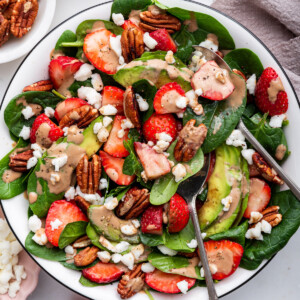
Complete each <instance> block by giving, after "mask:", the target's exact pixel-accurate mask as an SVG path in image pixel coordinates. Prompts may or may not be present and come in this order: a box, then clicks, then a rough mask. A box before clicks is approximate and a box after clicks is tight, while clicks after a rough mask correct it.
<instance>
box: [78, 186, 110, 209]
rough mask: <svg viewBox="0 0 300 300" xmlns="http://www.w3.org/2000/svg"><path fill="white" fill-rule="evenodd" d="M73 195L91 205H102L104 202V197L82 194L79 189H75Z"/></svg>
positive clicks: (96, 194)
mask: <svg viewBox="0 0 300 300" xmlns="http://www.w3.org/2000/svg"><path fill="white" fill-rule="evenodd" d="M75 195H79V196H81V197H82V198H84V199H85V200H86V201H87V202H90V203H91V204H93V205H102V204H103V202H104V197H101V196H100V195H99V194H98V193H95V194H84V193H83V192H82V191H81V190H80V187H79V186H77V187H76V192H75Z"/></svg>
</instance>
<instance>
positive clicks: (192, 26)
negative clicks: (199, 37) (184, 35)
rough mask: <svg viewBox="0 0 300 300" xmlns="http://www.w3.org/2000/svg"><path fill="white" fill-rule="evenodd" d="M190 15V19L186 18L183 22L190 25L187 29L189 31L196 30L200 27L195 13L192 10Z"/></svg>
mask: <svg viewBox="0 0 300 300" xmlns="http://www.w3.org/2000/svg"><path fill="white" fill-rule="evenodd" d="M190 16H191V18H190V19H189V20H185V21H184V22H183V24H184V25H187V26H188V27H187V29H188V31H189V32H195V31H197V30H198V29H199V27H198V24H197V19H196V17H195V13H194V12H193V11H191V12H190Z"/></svg>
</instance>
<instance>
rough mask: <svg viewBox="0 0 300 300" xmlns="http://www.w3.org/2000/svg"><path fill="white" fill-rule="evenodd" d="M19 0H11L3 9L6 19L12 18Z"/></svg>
mask: <svg viewBox="0 0 300 300" xmlns="http://www.w3.org/2000/svg"><path fill="white" fill-rule="evenodd" d="M4 1H5V0H4ZM16 2H17V0H9V3H8V5H7V6H6V8H5V9H4V10H3V11H2V14H3V16H4V18H5V19H7V20H10V19H11V16H12V12H13V10H14V6H15V4H16Z"/></svg>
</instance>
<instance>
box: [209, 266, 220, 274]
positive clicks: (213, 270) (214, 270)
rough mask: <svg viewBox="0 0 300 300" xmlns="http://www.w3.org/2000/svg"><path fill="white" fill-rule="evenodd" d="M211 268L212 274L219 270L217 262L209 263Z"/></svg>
mask: <svg viewBox="0 0 300 300" xmlns="http://www.w3.org/2000/svg"><path fill="white" fill-rule="evenodd" d="M209 269H210V273H211V274H212V275H213V274H216V273H217V272H218V267H217V266H216V265H215V264H209Z"/></svg>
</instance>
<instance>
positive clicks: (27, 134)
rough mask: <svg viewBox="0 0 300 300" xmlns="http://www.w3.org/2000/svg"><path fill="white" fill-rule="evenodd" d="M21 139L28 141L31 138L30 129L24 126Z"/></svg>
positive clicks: (20, 135)
mask: <svg viewBox="0 0 300 300" xmlns="http://www.w3.org/2000/svg"><path fill="white" fill-rule="evenodd" d="M19 137H21V138H23V139H24V140H28V139H29V137H30V127H27V126H25V125H24V126H23V127H22V129H21V131H20V133H19Z"/></svg>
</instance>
